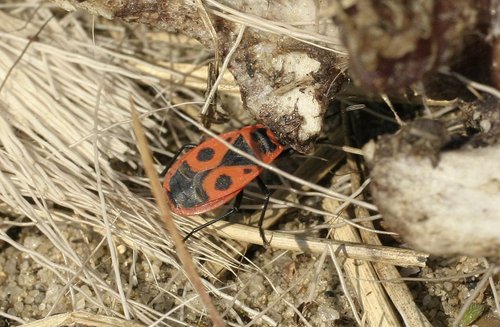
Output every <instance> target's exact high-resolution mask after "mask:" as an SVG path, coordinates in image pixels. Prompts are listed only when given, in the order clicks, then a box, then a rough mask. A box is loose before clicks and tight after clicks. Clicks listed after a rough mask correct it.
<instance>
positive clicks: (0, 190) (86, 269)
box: [0, 8, 238, 324]
mask: <svg viewBox="0 0 500 327" xmlns="http://www.w3.org/2000/svg"><path fill="white" fill-rule="evenodd" d="M50 16H51V12H50V11H48V10H47V9H43V8H42V9H40V10H39V11H38V12H37V13H36V14H35V15H34V16H33V20H32V21H31V22H30V23H29V24H26V22H25V21H23V20H22V19H18V18H15V17H14V16H12V15H9V14H8V13H6V12H3V11H0V29H1V31H2V32H0V57H1V58H2V60H1V62H0V75H1V76H5V74H6V72H7V71H8V70H9V69H11V68H12V67H13V69H12V73H11V74H10V76H9V78H8V80H7V81H6V82H5V85H4V88H3V89H2V92H1V102H0V105H1V107H2V110H1V115H0V144H1V146H0V151H1V153H2V155H1V156H0V201H1V202H2V208H6V209H8V211H5V212H4V213H3V215H4V217H2V223H1V226H2V229H1V230H0V240H2V241H4V242H6V244H9V245H10V246H11V247H12V249H17V250H18V251H20V252H21V253H24V254H26V255H28V256H29V257H31V259H33V260H34V261H35V262H36V263H37V264H38V265H39V267H40V269H42V270H43V271H44V272H46V273H47V274H52V275H51V276H53V277H52V278H53V280H52V281H51V283H50V284H51V285H53V286H57V287H56V288H55V289H54V292H55V293H54V294H53V295H52V298H51V300H50V301H49V300H48V302H47V305H46V306H45V305H44V309H40V311H39V312H38V313H35V316H32V317H30V316H28V318H33V317H36V314H40V315H45V314H48V313H50V312H52V313H57V312H58V311H59V310H60V306H61V305H62V306H63V307H65V306H66V305H73V306H76V304H77V303H76V302H73V303H72V302H71V301H72V299H73V300H74V299H80V298H81V299H83V300H84V302H83V303H85V302H87V303H92V305H93V306H94V307H95V308H100V309H102V310H103V311H104V312H107V313H109V314H110V315H115V316H117V317H121V318H126V315H127V313H128V314H129V315H130V317H131V318H134V319H137V320H138V321H141V322H142V323H143V324H151V323H153V322H154V321H156V320H157V319H161V320H162V321H161V322H160V323H161V324H163V323H164V322H168V321H170V320H172V319H173V318H172V317H171V316H172V315H176V314H177V312H176V311H175V310H174V311H172V312H170V311H169V312H170V314H169V315H167V316H164V314H165V312H161V311H157V310H155V309H154V308H153V307H147V306H146V305H145V304H144V303H141V302H140V301H137V299H136V296H137V295H135V291H134V287H133V286H134V278H131V279H129V277H128V275H127V274H125V271H122V270H121V269H123V268H124V267H128V264H129V263H130V262H127V263H125V262H123V261H122V260H126V258H124V256H123V255H124V253H125V252H127V251H132V249H133V251H136V252H137V254H136V255H137V256H138V257H139V260H144V261H145V262H148V263H149V264H148V266H149V267H150V268H149V269H151V270H152V271H153V274H157V272H156V273H155V272H154V269H153V268H154V267H155V266H157V265H158V263H156V264H154V263H153V261H155V260H156V261H157V260H160V262H163V263H165V264H166V266H167V268H165V271H170V272H171V271H182V268H181V266H179V264H178V263H177V261H176V260H175V258H174V256H173V255H172V254H173V253H172V244H171V243H170V241H169V239H168V237H167V236H166V235H165V233H164V232H163V230H162V228H161V227H160V226H161V225H159V224H158V223H157V221H156V215H157V208H156V206H155V205H154V204H153V203H152V202H151V201H150V200H149V199H148V198H147V197H138V196H137V195H136V194H134V193H132V192H131V190H130V189H129V187H128V186H126V185H125V184H124V183H123V181H127V182H129V183H130V185H132V188H134V189H137V190H140V189H143V187H142V185H144V184H145V181H144V179H143V178H141V177H138V176H126V175H124V174H121V173H119V172H118V171H117V170H116V169H115V168H113V167H112V166H111V161H112V160H118V161H120V162H124V163H127V164H128V165H129V166H130V167H132V168H136V167H140V166H142V163H141V162H140V161H139V156H138V153H137V152H136V147H135V140H134V138H133V135H132V133H131V129H130V112H129V104H128V97H129V95H132V96H133V97H134V99H135V100H136V106H137V108H138V110H139V111H140V112H141V116H140V117H141V122H142V124H143V125H144V126H145V127H146V128H147V137H148V138H149V139H150V142H151V143H152V147H153V148H155V149H163V148H164V144H162V139H161V138H159V137H156V136H157V135H159V133H160V132H161V131H162V130H164V127H163V126H162V125H161V117H160V116H157V117H155V115H158V114H159V112H158V111H154V110H152V108H151V106H150V103H149V102H148V101H149V96H148V95H146V94H144V93H142V92H141V91H140V89H139V88H138V87H137V83H140V84H142V85H150V86H151V87H153V88H156V89H161V86H160V85H159V80H158V79H157V78H155V77H150V76H147V75H144V74H142V73H141V72H140V71H137V70H135V69H134V65H135V63H138V62H140V59H134V60H133V62H130V61H129V59H132V58H131V57H127V56H125V57H124V56H123V54H120V53H118V52H114V51H112V50H109V49H103V48H100V47H99V46H93V45H92V44H91V42H92V40H91V39H90V38H89V37H88V36H87V35H86V34H85V33H80V32H81V30H80V29H81V26H80V25H79V24H80V23H79V22H78V21H77V20H75V16H74V15H72V14H69V15H68V16H66V17H64V19H62V20H59V19H52V20H51V21H50V22H49V23H48V25H47V26H46V27H45V29H44V30H43V31H42V32H41V33H40V35H39V37H38V39H37V40H35V42H32V43H31V44H29V46H28V47H27V45H28V42H29V37H30V36H33V35H35V34H36V33H37V31H38V28H39V26H41V25H42V24H43V22H44V21H46V19H47V18H48V17H50ZM21 27H23V29H20V28H21ZM5 31H7V32H5ZM63 31H64V32H63ZM63 33H65V34H63ZM64 35H66V36H67V37H63V36H64ZM24 48H26V49H27V51H26V52H25V54H24V55H23V56H22V57H21V58H20V59H19V55H20V54H21V52H22V50H23V49H24ZM16 60H18V63H17V64H16V65H14V63H15V62H16ZM158 69H162V68H160V67H159V68H158ZM97 168H98V169H97ZM96 190H99V192H96ZM5 215H8V216H5ZM104 216H107V223H105V222H106V220H104V219H103V217H104ZM7 217H10V218H7ZM25 220H27V221H30V222H32V223H30V224H28V225H26V227H25V228H30V227H31V228H33V231H32V232H33V233H34V234H35V235H38V234H40V235H44V241H43V242H42V243H43V244H44V246H43V247H44V248H47V249H48V250H49V251H51V252H53V253H54V252H55V253H57V255H55V254H51V255H48V254H47V252H45V251H42V252H40V253H39V252H37V249H36V248H31V247H30V245H29V244H28V245H25V244H23V243H22V241H18V240H16V239H13V238H11V236H10V235H9V233H8V232H9V229H10V228H11V227H13V226H17V225H20V224H22V223H24V224H26V222H25ZM179 221H180V223H181V224H182V228H184V229H191V227H190V226H186V224H185V221H184V220H182V219H180V220H179ZM78 230H81V231H82V235H83V239H84V240H86V242H88V243H87V245H88V246H89V248H90V249H91V250H90V252H89V253H87V255H88V257H87V256H83V257H82V256H81V255H80V250H78V249H76V248H75V247H76V244H80V243H81V242H76V243H75V241H74V238H75V237H76V235H78V234H76V235H75V234H74V231H78ZM93 232H98V233H101V234H102V235H107V240H108V242H107V244H108V245H109V246H110V247H112V248H113V250H112V251H111V250H110V249H109V248H107V247H106V246H105V245H104V244H106V242H104V238H103V237H100V240H99V238H98V239H97V240H95V234H93ZM37 244H38V243H37ZM124 244H126V245H127V247H124V246H123V245H124ZM49 245H50V246H49ZM94 247H95V248H94ZM191 247H192V250H193V251H194V253H196V254H197V256H198V258H203V257H211V258H215V259H216V260H217V261H218V262H219V263H221V264H223V265H225V266H231V265H233V266H236V265H238V261H237V260H234V259H232V258H230V257H228V256H227V255H226V256H224V255H220V254H217V253H221V252H220V251H217V248H216V247H215V245H214V244H212V243H210V242H205V244H203V246H201V245H199V244H192V245H191ZM102 251H104V254H105V253H108V255H109V254H111V255H112V257H113V261H114V265H115V267H119V268H121V269H120V271H116V270H115V274H111V275H108V274H109V271H112V269H111V267H107V264H108V261H107V259H106V260H105V261H104V262H102V263H100V262H99V261H98V264H97V266H96V265H95V261H96V260H101V259H99V258H100V256H101V255H102V254H103V253H102ZM98 253H100V254H98ZM108 259H109V258H108ZM103 260H104V259H103ZM130 264H131V265H132V266H131V267H130V268H129V269H130V270H131V271H135V272H139V271H141V270H142V269H141V268H140V266H136V264H137V260H134V261H132V262H131V263H130ZM104 267H107V269H110V270H109V271H108V272H107V273H106V274H105V276H108V277H105V278H103V277H101V276H102V271H101V269H103V268H104ZM204 273H207V271H204ZM132 275H133V274H132ZM155 279H157V277H155ZM171 283H173V284H174V285H178V286H180V287H185V285H187V284H186V279H185V278H183V277H182V275H181V276H180V277H176V279H173V280H172V281H171ZM58 285H61V286H60V287H59V286H58ZM63 285H64V287H63ZM205 286H206V287H209V288H212V289H213V288H215V287H214V286H213V285H210V284H209V283H208V282H205ZM136 287H137V285H136ZM67 291H69V292H70V294H72V295H73V296H72V297H69V298H68V297H66V295H65V294H66V292H67ZM157 291H158V292H159V294H160V295H161V294H162V293H165V291H161V287H159V285H158V289H157ZM167 292H170V290H167ZM120 293H121V295H120ZM221 293H223V292H222V291H221ZM4 294H5V293H4ZM165 294H166V293H165ZM131 296H132V297H133V298H131ZM53 301H55V302H53ZM184 301H185V302H184ZM80 305H81V304H80V302H78V307H80ZM184 307H185V308H184ZM179 308H184V309H183V310H185V311H186V312H188V313H190V314H193V313H194V312H195V313H196V315H200V316H201V315H202V311H201V310H202V309H199V308H198V307H197V306H196V305H193V304H192V301H191V302H189V301H186V300H185V299H181V303H180V304H179ZM177 310H179V309H177ZM0 315H3V316H6V317H9V316H12V315H11V314H9V313H0ZM174 320H175V319H174Z"/></svg>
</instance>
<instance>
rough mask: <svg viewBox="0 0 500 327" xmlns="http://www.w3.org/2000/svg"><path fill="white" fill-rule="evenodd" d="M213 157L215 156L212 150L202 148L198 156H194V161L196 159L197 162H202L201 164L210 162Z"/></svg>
mask: <svg viewBox="0 0 500 327" xmlns="http://www.w3.org/2000/svg"><path fill="white" fill-rule="evenodd" d="M214 155H215V151H214V149H212V148H204V149H201V150H200V151H199V152H198V154H197V155H196V159H198V161H203V162H205V161H210V160H212V158H213V157H214Z"/></svg>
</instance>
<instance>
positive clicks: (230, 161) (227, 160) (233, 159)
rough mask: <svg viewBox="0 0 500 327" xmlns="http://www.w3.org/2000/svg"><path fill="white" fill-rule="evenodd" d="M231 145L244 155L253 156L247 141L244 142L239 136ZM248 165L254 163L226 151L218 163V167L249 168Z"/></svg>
mask: <svg viewBox="0 0 500 327" xmlns="http://www.w3.org/2000/svg"><path fill="white" fill-rule="evenodd" d="M233 145H234V146H235V147H236V148H238V149H240V150H241V151H243V152H245V153H248V154H250V155H254V153H253V150H252V148H251V147H250V145H248V143H247V141H245V139H244V138H243V136H241V135H240V136H238V138H237V139H236V141H234V143H233ZM249 165H254V163H253V162H251V161H250V160H248V159H247V158H245V157H242V156H240V155H239V154H237V153H236V152H233V151H231V150H228V151H227V153H226V154H225V155H224V157H223V158H222V161H221V163H220V166H249Z"/></svg>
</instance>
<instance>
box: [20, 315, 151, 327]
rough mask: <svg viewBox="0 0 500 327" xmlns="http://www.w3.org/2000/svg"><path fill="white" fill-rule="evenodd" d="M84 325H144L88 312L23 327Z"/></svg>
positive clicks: (131, 326)
mask: <svg viewBox="0 0 500 327" xmlns="http://www.w3.org/2000/svg"><path fill="white" fill-rule="evenodd" d="M68 325H84V326H88V327H142V326H144V325H142V324H138V323H135V322H132V321H127V320H124V319H118V318H113V317H107V316H103V315H96V314H92V313H88V312H71V313H63V314H59V315H55V316H51V317H47V318H45V319H41V320H38V321H34V322H30V323H27V324H23V325H22V326H23V327H63V326H68Z"/></svg>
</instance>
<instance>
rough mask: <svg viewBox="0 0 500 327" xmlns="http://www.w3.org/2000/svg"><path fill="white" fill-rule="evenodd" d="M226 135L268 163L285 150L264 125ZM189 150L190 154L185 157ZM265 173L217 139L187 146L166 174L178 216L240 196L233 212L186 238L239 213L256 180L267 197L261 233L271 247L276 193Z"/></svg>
mask: <svg viewBox="0 0 500 327" xmlns="http://www.w3.org/2000/svg"><path fill="white" fill-rule="evenodd" d="M220 137H221V138H222V139H224V140H226V141H227V142H229V143H230V144H232V145H233V146H234V147H236V148H238V149H239V150H241V151H243V152H245V153H247V154H249V155H251V156H253V157H255V158H257V159H259V160H261V161H262V162H264V163H271V162H272V161H274V160H275V159H276V158H277V157H278V156H279V155H280V154H281V152H282V151H283V149H284V146H283V145H282V144H281V143H280V142H279V141H278V139H277V138H276V136H275V135H274V133H273V132H272V131H271V130H270V129H269V128H266V127H265V126H263V125H255V126H247V127H243V128H241V129H239V130H235V131H231V132H227V133H224V134H222V135H220ZM185 149H190V150H189V151H188V152H186V153H185V154H184V155H182V156H180V154H181V153H182V152H183V151H184V150H185ZM262 170H263V168H262V167H260V166H258V165H256V164H255V163H253V162H252V161H250V160H248V159H247V158H245V157H243V156H241V155H239V154H237V153H236V152H234V151H231V150H230V149H229V148H228V147H227V146H225V145H224V144H223V143H221V142H220V141H219V140H217V139H215V138H211V139H207V140H205V141H203V142H201V143H200V144H198V145H195V144H186V145H184V146H183V147H181V149H179V151H178V152H177V154H176V155H175V156H174V158H173V159H172V162H171V163H170V165H169V166H167V167H166V168H165V170H164V172H166V174H165V180H164V182H163V188H164V189H165V191H166V192H167V198H168V203H169V205H170V208H171V210H172V211H173V212H175V213H177V214H179V215H184V216H190V215H195V214H201V213H205V212H208V211H211V210H214V209H216V208H219V207H221V206H222V205H224V204H226V203H227V202H229V201H231V200H232V199H233V198H236V199H235V201H234V206H233V208H232V209H231V210H229V211H228V212H226V213H225V214H223V215H222V216H220V217H218V218H216V219H214V220H212V221H209V222H207V223H205V224H203V225H200V226H198V227H196V228H194V229H193V230H192V231H191V232H190V233H188V234H187V236H186V237H185V238H184V240H186V239H188V238H189V237H190V236H192V235H193V234H194V233H196V232H198V231H199V230H201V229H203V228H205V227H207V226H209V225H211V224H213V223H215V222H217V221H219V220H222V219H224V218H226V217H228V216H229V215H231V214H233V213H235V212H238V210H239V207H240V204H241V200H242V197H243V189H244V188H245V186H246V185H247V184H249V183H250V182H251V181H253V180H254V179H255V180H256V181H257V184H258V185H259V187H260V188H261V189H262V191H263V193H264V195H265V197H264V205H263V209H262V212H261V215H260V219H259V231H260V235H261V237H262V240H263V241H264V243H267V241H266V239H265V236H264V231H263V229H262V223H263V221H264V216H265V212H266V208H267V205H268V203H269V196H270V192H269V190H268V189H267V187H266V186H265V184H264V182H263V181H262V180H261V178H260V177H259V174H260V173H261V172H262Z"/></svg>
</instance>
